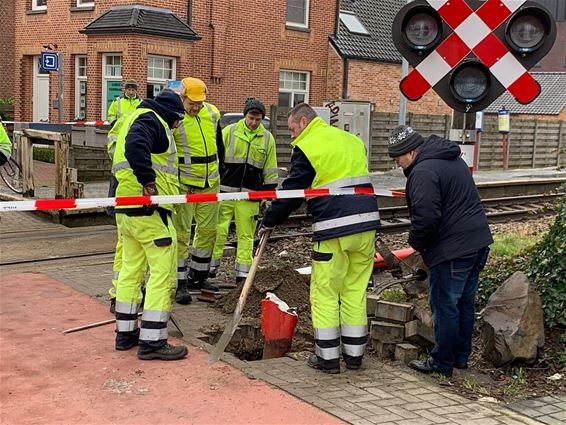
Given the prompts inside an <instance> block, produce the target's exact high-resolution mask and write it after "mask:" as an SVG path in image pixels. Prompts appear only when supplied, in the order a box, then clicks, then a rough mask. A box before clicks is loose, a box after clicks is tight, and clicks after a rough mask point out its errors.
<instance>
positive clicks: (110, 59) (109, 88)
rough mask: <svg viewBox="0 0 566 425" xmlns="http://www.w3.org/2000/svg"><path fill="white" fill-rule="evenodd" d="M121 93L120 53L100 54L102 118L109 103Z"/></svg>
mask: <svg viewBox="0 0 566 425" xmlns="http://www.w3.org/2000/svg"><path fill="white" fill-rule="evenodd" d="M121 94H122V55H113V54H109V55H103V56H102V119H106V117H107V113H108V108H109V107H110V104H111V103H112V102H113V101H114V99H116V98H117V97H120V95H121Z"/></svg>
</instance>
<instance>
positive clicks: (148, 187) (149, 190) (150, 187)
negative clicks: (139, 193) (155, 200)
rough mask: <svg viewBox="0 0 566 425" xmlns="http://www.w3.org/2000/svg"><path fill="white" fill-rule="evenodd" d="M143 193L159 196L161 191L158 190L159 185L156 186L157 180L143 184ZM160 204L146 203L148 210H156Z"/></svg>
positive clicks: (145, 206)
mask: <svg viewBox="0 0 566 425" xmlns="http://www.w3.org/2000/svg"><path fill="white" fill-rule="evenodd" d="M143 195H144V196H157V195H159V192H158V191H157V186H155V182H151V183H147V184H145V185H144V186H143ZM158 206H159V205H158V204H150V205H144V208H146V209H147V210H148V211H151V212H152V213H153V211H155V210H156V209H157V207H158Z"/></svg>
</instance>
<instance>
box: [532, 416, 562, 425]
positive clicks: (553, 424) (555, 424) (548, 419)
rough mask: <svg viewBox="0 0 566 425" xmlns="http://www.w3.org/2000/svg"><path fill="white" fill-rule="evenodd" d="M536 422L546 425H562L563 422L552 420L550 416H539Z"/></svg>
mask: <svg viewBox="0 0 566 425" xmlns="http://www.w3.org/2000/svg"><path fill="white" fill-rule="evenodd" d="M537 421H539V422H542V423H543V424H547V425H564V421H562V420H560V419H556V418H553V417H552V416H539V417H538V418H537Z"/></svg>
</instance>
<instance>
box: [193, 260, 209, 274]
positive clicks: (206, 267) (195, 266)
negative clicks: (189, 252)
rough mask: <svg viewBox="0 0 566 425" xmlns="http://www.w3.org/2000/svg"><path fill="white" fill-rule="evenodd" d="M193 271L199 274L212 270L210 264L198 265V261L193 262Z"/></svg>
mask: <svg viewBox="0 0 566 425" xmlns="http://www.w3.org/2000/svg"><path fill="white" fill-rule="evenodd" d="M191 269H193V270H197V271H199V272H206V271H208V270H210V263H208V262H207V263H198V262H196V261H191Z"/></svg>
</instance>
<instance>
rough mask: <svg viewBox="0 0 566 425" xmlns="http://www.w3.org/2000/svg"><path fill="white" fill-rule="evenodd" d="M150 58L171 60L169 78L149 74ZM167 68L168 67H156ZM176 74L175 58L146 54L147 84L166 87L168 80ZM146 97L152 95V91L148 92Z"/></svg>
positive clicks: (174, 77) (173, 78)
mask: <svg viewBox="0 0 566 425" xmlns="http://www.w3.org/2000/svg"><path fill="white" fill-rule="evenodd" d="M152 59H162V60H170V61H171V78H158V77H152V76H150V62H151V60H152ZM157 69H164V70H167V69H169V68H157ZM176 76H177V58H175V57H172V56H159V55H148V56H147V84H148V85H149V84H160V85H161V86H163V88H165V87H167V81H168V80H175V79H176ZM147 95H148V97H149V96H151V95H153V93H151V94H150V93H148V94H147Z"/></svg>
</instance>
